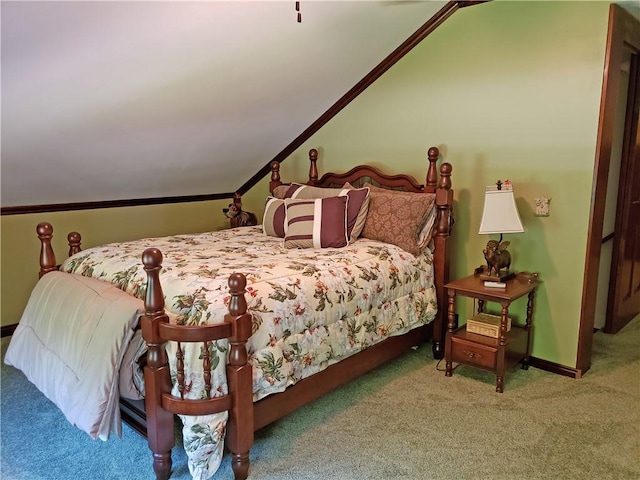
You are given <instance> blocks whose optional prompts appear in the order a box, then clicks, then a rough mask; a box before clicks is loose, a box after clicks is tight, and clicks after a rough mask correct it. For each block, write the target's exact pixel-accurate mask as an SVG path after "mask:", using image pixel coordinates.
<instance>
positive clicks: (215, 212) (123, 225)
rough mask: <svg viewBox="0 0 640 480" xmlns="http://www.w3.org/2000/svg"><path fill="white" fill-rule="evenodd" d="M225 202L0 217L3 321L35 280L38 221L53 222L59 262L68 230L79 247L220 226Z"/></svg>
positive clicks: (12, 319)
mask: <svg viewBox="0 0 640 480" xmlns="http://www.w3.org/2000/svg"><path fill="white" fill-rule="evenodd" d="M228 203H229V201H228V200H226V201H211V202H198V203H179V204H173V205H154V206H146V207H122V208H109V209H98V210H82V211H75V212H56V213H42V214H29V215H4V216H2V217H0V219H1V223H0V230H1V239H2V243H1V246H0V250H1V255H0V258H1V265H0V268H1V272H2V273H1V274H2V277H1V279H2V283H1V292H2V293H1V295H2V296H1V297H0V308H1V314H2V325H3V326H5V325H11V324H14V323H18V321H19V320H20V316H21V315H22V311H23V310H24V307H25V305H26V304H27V300H28V299H29V293H30V292H31V290H32V289H33V286H34V285H35V284H36V282H37V281H38V271H39V268H40V266H39V264H38V252H39V251H40V241H39V240H38V237H37V235H36V225H37V224H38V223H40V222H45V221H46V222H49V223H51V224H52V225H53V228H54V232H53V235H54V236H53V246H54V251H55V253H56V259H57V260H58V262H61V261H62V260H64V259H65V258H66V257H67V252H68V250H69V247H68V245H67V234H68V233H69V232H72V231H77V232H80V234H81V235H82V236H83V239H82V246H83V248H88V247H92V246H96V245H103V244H105V243H110V242H118V241H123V240H131V239H135V238H147V237H159V236H164V235H171V234H176V233H190V232H201V231H207V230H219V229H221V228H224V227H228V226H229V223H228V221H226V219H225V217H224V215H223V214H222V208H223V207H226V206H227V205H228ZM150 246H153V245H152V244H150Z"/></svg>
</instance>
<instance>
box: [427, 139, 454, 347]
mask: <svg viewBox="0 0 640 480" xmlns="http://www.w3.org/2000/svg"><path fill="white" fill-rule="evenodd" d="M432 150H435V152H432ZM437 151H438V149H437V148H435V147H434V148H433V149H429V162H430V165H435V163H434V162H431V157H432V153H433V154H435V153H436V152H437ZM452 170H453V168H452V166H451V164H450V163H446V162H445V163H443V164H442V165H441V166H440V182H439V184H438V188H437V189H436V208H437V209H438V216H437V218H436V222H437V223H436V232H435V235H434V249H435V251H436V252H437V255H435V257H434V269H435V277H436V278H435V283H436V296H437V299H438V318H437V319H436V322H435V323H434V326H433V356H434V358H437V359H440V358H443V357H444V342H445V335H446V328H445V327H446V325H447V310H446V308H444V306H445V305H447V296H446V292H445V288H444V286H445V285H446V284H447V283H448V282H449V247H448V245H447V244H448V240H449V236H450V235H451V226H452V225H453V190H452V189H451V171H452Z"/></svg>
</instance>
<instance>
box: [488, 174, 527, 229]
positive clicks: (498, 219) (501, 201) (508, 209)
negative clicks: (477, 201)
mask: <svg viewBox="0 0 640 480" xmlns="http://www.w3.org/2000/svg"><path fill="white" fill-rule="evenodd" d="M521 232H524V227H523V226H522V221H521V220H520V215H519V214H518V208H517V207H516V199H515V197H514V195H513V189H512V188H510V185H509V187H507V188H504V187H503V188H502V190H498V188H497V187H496V186H495V185H493V186H488V187H486V189H485V193H484V210H483V211H482V221H481V222H480V231H479V232H478V233H521ZM501 238H502V237H501Z"/></svg>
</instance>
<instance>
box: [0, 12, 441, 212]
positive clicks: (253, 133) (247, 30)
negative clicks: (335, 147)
mask: <svg viewBox="0 0 640 480" xmlns="http://www.w3.org/2000/svg"><path fill="white" fill-rule="evenodd" d="M300 3H301V13H302V22H301V23H298V22H297V21H296V11H295V2H293V1H273V2H271V1H254V2H244V1H227V2H218V1H209V2H207V1H204V2H177V1H176V2H137V1H131V2H49V1H43V2H31V1H28V2H5V1H3V2H2V3H1V9H2V10H1V22H2V34H1V35H2V39H1V40H2V44H1V47H2V92H1V93H2V152H1V153H2V163H1V169H2V170H1V174H2V190H1V197H2V208H3V213H4V210H5V208H6V207H9V208H10V207H13V206H35V205H48V204H66V203H80V202H104V201H118V200H125V199H129V200H131V199H150V198H157V197H181V196H195V195H210V194H212V193H226V192H233V191H235V190H237V189H238V188H239V187H241V186H242V185H245V184H246V182H247V181H249V180H250V179H251V178H252V177H253V176H254V175H255V174H256V172H257V171H259V170H260V169H261V168H263V167H264V166H265V165H267V164H268V163H269V161H270V160H272V159H273V158H276V157H277V156H278V155H279V154H280V153H281V152H282V151H283V149H284V148H285V147H287V146H288V145H291V144H292V142H294V140H295V139H296V138H298V137H299V136H300V135H301V134H302V133H303V132H304V131H305V130H306V129H308V127H309V126H310V125H313V124H314V122H316V121H317V120H318V119H319V118H321V117H322V115H323V114H325V113H326V112H327V111H330V109H331V108H332V106H334V105H335V103H336V101H337V100H338V99H340V98H341V97H343V96H344V95H345V93H347V92H348V91H349V90H350V89H351V88H352V87H353V86H354V85H356V84H357V83H358V82H360V81H361V80H362V79H363V78H364V77H366V76H367V74H368V73H369V72H371V70H372V69H374V68H375V67H376V66H377V65H378V64H379V63H380V62H381V61H382V60H383V59H385V58H386V57H387V56H388V55H389V54H390V53H392V52H393V51H394V50H395V49H396V48H397V47H398V45H400V44H402V42H403V41H405V40H406V39H407V38H408V37H409V36H410V35H411V34H412V33H413V32H415V31H416V30H417V29H419V28H420V27H421V26H422V25H423V24H424V23H425V22H427V21H428V20H429V19H430V18H431V17H432V16H433V15H434V13H436V12H437V11H438V10H439V9H441V8H442V7H443V6H444V5H445V4H446V3H447V2H439V1H427V2H421V1H417V2H411V1H409V2H407V1H402V0H399V1H396V2H377V1H353V2H313V1H302V2H300Z"/></svg>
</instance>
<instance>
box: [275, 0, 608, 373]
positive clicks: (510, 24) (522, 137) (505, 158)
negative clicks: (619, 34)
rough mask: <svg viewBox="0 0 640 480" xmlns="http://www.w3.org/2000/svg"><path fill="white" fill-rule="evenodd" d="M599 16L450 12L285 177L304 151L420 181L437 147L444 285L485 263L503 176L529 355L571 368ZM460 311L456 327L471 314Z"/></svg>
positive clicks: (556, 11) (336, 165)
mask: <svg viewBox="0 0 640 480" xmlns="http://www.w3.org/2000/svg"><path fill="white" fill-rule="evenodd" d="M608 9H609V3H608V2H504V1H493V2H489V3H487V4H483V5H477V6H473V7H469V8H464V9H462V10H460V11H458V12H456V13H455V14H454V15H453V16H452V17H451V18H450V19H448V20H447V21H446V22H445V23H444V24H443V25H442V26H440V27H439V28H438V29H437V30H436V31H435V32H434V33H433V34H431V35H430V36H429V37H428V38H427V39H426V40H425V41H424V42H422V43H421V44H420V45H419V46H418V47H416V48H415V49H414V50H413V51H411V52H410V53H409V54H408V55H407V56H406V57H405V58H403V59H402V60H401V61H400V62H399V63H398V64H397V65H396V66H394V67H393V68H392V69H391V70H389V71H388V72H387V73H386V74H385V75H384V76H383V77H382V78H380V79H379V80H378V81H377V82H376V83H374V84H373V85H372V86H371V87H370V88H369V89H368V90H367V91H366V92H364V93H363V94H362V95H360V96H359V97H358V98H357V99H356V100H355V101H354V102H352V103H351V104H350V105H349V106H348V107H347V108H346V109H344V110H343V111H342V112H341V113H340V114H339V115H338V116H337V117H335V118H334V119H333V120H332V121H331V122H330V123H329V124H327V125H326V126H325V127H323V128H322V129H321V130H320V131H319V132H318V133H317V134H316V135H314V136H313V137H312V138H311V139H310V140H309V141H308V142H307V143H305V145H304V146H303V147H301V148H300V149H299V150H298V151H297V152H295V154H294V155H293V157H295V158H292V159H287V161H285V163H284V164H283V174H282V178H284V179H288V178H290V176H291V177H293V178H304V171H305V170H304V169H306V163H305V161H304V159H305V158H306V151H307V150H308V149H309V148H318V149H319V151H320V161H319V165H320V172H321V173H322V172H325V171H330V170H338V171H344V170H346V169H348V168H350V167H351V166H353V165H355V164H358V163H363V162H372V163H374V164H378V165H379V166H382V167H383V168H385V169H386V170H388V171H392V172H398V171H400V172H401V171H408V172H410V173H412V174H413V175H415V176H416V177H418V178H424V172H425V166H426V161H425V159H426V152H427V149H428V147H429V146H431V145H437V146H439V147H440V150H441V152H442V153H443V156H444V158H445V159H446V160H447V161H449V162H451V163H452V164H453V168H454V170H453V177H452V179H453V185H454V189H455V218H456V224H455V231H454V236H453V238H452V244H453V252H452V257H451V261H452V272H451V273H452V278H457V277H461V276H466V275H469V274H471V273H472V272H473V269H474V268H475V267H477V266H479V265H480V264H482V263H483V261H484V259H483V256H482V248H483V247H484V245H485V243H486V242H487V240H488V239H489V237H488V236H485V235H479V234H478V233H477V231H478V227H479V224H480V216H481V214H482V206H483V194H484V187H485V185H489V184H492V183H494V182H495V181H496V180H498V179H502V180H505V179H510V180H511V181H512V182H513V184H514V189H515V195H516V199H517V205H518V208H519V211H520V215H521V217H522V221H523V223H524V225H525V229H526V232H525V233H523V234H512V235H507V236H505V238H506V239H507V240H510V241H511V247H510V250H511V252H512V256H513V261H514V264H513V266H514V267H515V270H519V271H522V270H527V271H537V272H539V273H540V277H541V279H542V280H543V282H544V283H543V284H542V286H541V288H540V289H539V293H538V295H537V300H536V306H535V308H536V311H535V328H534V342H533V355H534V356H536V357H538V358H542V359H545V360H548V361H550V362H556V363H559V364H562V365H565V366H570V367H575V364H576V353H577V342H578V329H579V321H580V305H581V298H582V284H583V275H584V265H585V252H586V239H587V228H588V221H589V208H590V201H591V187H592V180H593V169H594V160H595V144H596V133H597V127H598V111H599V103H600V91H601V86H602V73H603V65H604V52H605V45H606V33H607V20H608ZM301 165H303V166H304V167H301ZM539 196H546V197H551V198H552V200H551V203H550V206H551V208H550V216H549V217H535V216H534V210H535V203H534V198H535V197H539ZM525 303H526V302H525V301H519V302H518V303H516V304H514V307H513V309H512V311H513V312H515V313H516V314H517V316H518V317H519V318H523V314H524V307H525ZM457 306H458V309H459V312H460V313H461V314H462V315H461V318H465V315H467V314H468V313H469V312H470V311H471V309H472V307H473V305H472V304H471V301H470V300H465V299H458V304H457Z"/></svg>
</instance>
